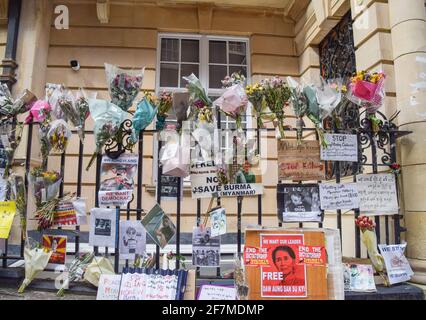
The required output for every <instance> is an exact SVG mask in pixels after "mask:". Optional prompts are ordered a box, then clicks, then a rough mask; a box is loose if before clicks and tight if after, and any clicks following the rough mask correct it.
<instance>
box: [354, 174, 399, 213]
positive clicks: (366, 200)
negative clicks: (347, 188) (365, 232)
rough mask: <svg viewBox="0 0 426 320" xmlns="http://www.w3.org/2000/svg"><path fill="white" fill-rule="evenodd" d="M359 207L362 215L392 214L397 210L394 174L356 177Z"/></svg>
mask: <svg viewBox="0 0 426 320" xmlns="http://www.w3.org/2000/svg"><path fill="white" fill-rule="evenodd" d="M356 181H357V187H358V194H359V201H360V204H359V209H360V211H361V212H362V213H363V214H364V215H392V214H397V213H398V211H399V207H398V200H397V199H398V198H397V192H396V182H395V176H394V175H393V174H392V173H389V174H388V173H382V174H371V175H358V176H357V177H356Z"/></svg>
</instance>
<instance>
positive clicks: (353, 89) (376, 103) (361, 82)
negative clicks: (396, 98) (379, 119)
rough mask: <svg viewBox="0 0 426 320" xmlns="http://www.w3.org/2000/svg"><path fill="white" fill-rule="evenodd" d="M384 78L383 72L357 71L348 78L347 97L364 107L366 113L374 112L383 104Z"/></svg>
mask: <svg viewBox="0 0 426 320" xmlns="http://www.w3.org/2000/svg"><path fill="white" fill-rule="evenodd" d="M385 79H386V75H385V74H384V73H383V72H374V73H369V72H366V71H358V72H357V73H356V74H355V75H354V76H353V77H352V78H351V79H350V83H349V85H348V93H347V97H348V99H349V100H350V101H352V102H353V103H355V104H357V105H359V106H360V107H365V108H366V109H367V112H368V113H375V112H376V111H377V110H378V109H379V108H380V107H381V106H382V105H383V101H384V98H385V91H384V84H385Z"/></svg>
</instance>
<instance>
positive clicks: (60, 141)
mask: <svg viewBox="0 0 426 320" xmlns="http://www.w3.org/2000/svg"><path fill="white" fill-rule="evenodd" d="M71 134H72V133H71V130H70V129H69V128H68V125H67V123H66V122H65V121H64V120H62V119H61V120H54V121H52V122H51V123H50V126H49V131H48V133H47V137H48V139H49V140H48V142H49V150H50V151H53V152H57V153H64V152H65V150H66V148H67V146H68V141H69V139H70V138H71Z"/></svg>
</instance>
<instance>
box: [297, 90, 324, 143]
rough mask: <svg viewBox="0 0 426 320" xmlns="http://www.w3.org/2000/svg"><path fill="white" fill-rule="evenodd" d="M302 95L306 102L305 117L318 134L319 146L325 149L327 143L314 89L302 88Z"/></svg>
mask: <svg viewBox="0 0 426 320" xmlns="http://www.w3.org/2000/svg"><path fill="white" fill-rule="evenodd" d="M303 93H304V95H305V96H306V99H307V102H308V113H307V116H308V118H309V120H311V121H312V123H313V124H314V126H315V129H316V130H317V134H318V137H319V140H320V143H321V145H322V146H323V147H324V148H327V147H328V143H327V140H326V139H325V132H324V128H323V126H322V118H321V116H320V108H319V105H318V102H317V99H316V92H315V87H313V86H305V87H304V88H303Z"/></svg>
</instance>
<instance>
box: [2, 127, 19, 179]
mask: <svg viewBox="0 0 426 320" xmlns="http://www.w3.org/2000/svg"><path fill="white" fill-rule="evenodd" d="M22 132H23V126H22V124H19V123H18V124H17V125H16V127H15V129H12V128H11V125H2V126H1V127H0V135H1V136H3V139H2V144H3V149H2V150H1V151H2V152H4V156H5V160H6V165H5V167H4V174H3V178H5V179H6V178H7V177H9V174H10V170H11V168H12V166H13V160H14V158H15V151H16V149H17V148H18V146H19V144H20V143H21V139H22Z"/></svg>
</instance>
